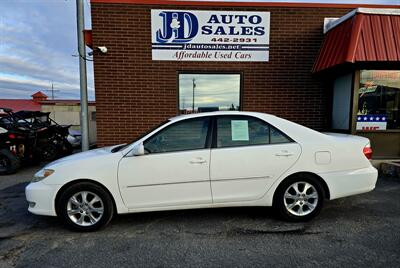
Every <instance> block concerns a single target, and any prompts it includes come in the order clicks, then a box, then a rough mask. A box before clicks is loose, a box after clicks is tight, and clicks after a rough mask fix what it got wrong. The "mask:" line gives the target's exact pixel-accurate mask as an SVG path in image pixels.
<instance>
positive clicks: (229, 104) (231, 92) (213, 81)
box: [179, 74, 241, 114]
mask: <svg viewBox="0 0 400 268" xmlns="http://www.w3.org/2000/svg"><path fill="white" fill-rule="evenodd" d="M240 80H241V75H240V74H179V112H180V113H181V114H189V113H200V112H210V111H232V110H240V85H241V81H240Z"/></svg>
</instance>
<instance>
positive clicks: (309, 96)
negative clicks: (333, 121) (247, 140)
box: [91, 3, 349, 146]
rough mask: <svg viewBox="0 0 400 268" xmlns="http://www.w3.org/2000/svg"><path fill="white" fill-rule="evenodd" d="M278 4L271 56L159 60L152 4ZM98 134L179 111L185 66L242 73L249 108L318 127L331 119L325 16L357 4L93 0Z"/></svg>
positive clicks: (114, 135) (139, 128)
mask: <svg viewBox="0 0 400 268" xmlns="http://www.w3.org/2000/svg"><path fill="white" fill-rule="evenodd" d="M151 8H157V9H162V8H165V9H200V10H211V9H215V10H238V11H246V10H248V11H256V10H258V11H270V12H271V28H270V61H269V62H263V63H254V62H250V63H237V62H236V63H235V62H231V63H226V62H225V63H222V62H220V63H219V62H174V61H152V59H151V21H150V10H151ZM91 9H92V28H93V43H94V46H106V47H107V48H108V53H107V54H106V55H95V61H94V76H95V88H96V110H97V140H98V144H99V146H104V145H110V144H116V143H121V142H126V141H129V140H131V139H133V138H134V137H137V136H138V135H140V134H141V133H142V132H143V131H146V130H147V129H149V128H150V127H152V126H154V125H156V124H158V123H160V122H161V121H164V120H165V119H167V118H168V117H171V116H174V115H176V114H177V112H178V96H177V95H178V93H177V90H178V84H177V83H178V82H177V74H178V72H179V71H193V72H201V71H203V72H204V71H207V72H212V71H215V72H221V71H228V72H232V71H234V72H241V73H242V74H243V77H242V79H243V88H242V103H241V106H242V109H243V110H245V111H260V112H267V113H272V114H275V115H277V116H281V117H284V118H287V119H289V120H293V121H295V122H298V123H300V124H304V125H306V126H308V127H311V128H315V129H324V128H325V127H326V126H327V123H328V122H327V112H328V111H327V109H326V106H327V96H328V92H327V89H326V88H327V86H326V85H325V86H324V85H323V81H319V80H318V79H317V78H316V77H313V76H312V74H311V68H312V65H313V63H314V60H315V58H316V56H317V53H318V50H319V48H320V45H321V42H322V39H323V34H322V26H323V21H324V18H325V17H340V16H342V15H344V14H346V13H347V12H348V11H349V9H335V8H283V7H282V8H280V7H258V8H254V7H253V8H252V7H248V8H247V7H246V8H226V7H217V8H216V7H181V6H179V7H174V6H161V7H160V6H149V5H147V6H144V5H132V4H100V3H92V7H91Z"/></svg>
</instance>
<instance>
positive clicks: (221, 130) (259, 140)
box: [217, 116, 270, 148]
mask: <svg viewBox="0 0 400 268" xmlns="http://www.w3.org/2000/svg"><path fill="white" fill-rule="evenodd" d="M269 143H270V140H269V125H268V124H267V123H265V122H264V121H262V120H260V119H257V118H253V117H249V116H221V117H219V118H218V119H217V147H218V148H223V147H233V146H246V145H263V144H269Z"/></svg>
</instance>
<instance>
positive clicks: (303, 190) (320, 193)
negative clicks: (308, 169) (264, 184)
mask: <svg viewBox="0 0 400 268" xmlns="http://www.w3.org/2000/svg"><path fill="white" fill-rule="evenodd" d="M323 203H324V190H323V187H322V185H321V183H320V182H319V180H318V179H316V178H314V177H312V176H307V175H303V176H301V175H299V176H294V177H290V178H288V179H286V180H285V181H283V182H282V184H281V185H280V186H279V187H278V189H277V191H276V194H275V197H274V207H275V209H276V210H277V212H278V213H279V215H280V216H281V217H282V218H283V219H285V220H289V221H308V220H310V219H312V218H314V217H315V216H317V215H318V214H319V213H320V211H321V209H322V206H323Z"/></svg>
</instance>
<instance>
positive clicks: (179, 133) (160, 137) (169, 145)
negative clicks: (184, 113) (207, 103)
mask: <svg viewBox="0 0 400 268" xmlns="http://www.w3.org/2000/svg"><path fill="white" fill-rule="evenodd" d="M209 121H210V119H209V118H208V117H202V118H195V119H189V120H184V121H180V122H177V123H175V124H172V125H170V126H168V127H166V128H165V129H163V130H160V131H159V132H158V133H156V134H154V135H153V136H151V137H150V138H149V139H147V140H146V141H145V142H144V144H143V145H144V149H145V152H146V154H151V153H166V152H176V151H186V150H196V149H203V148H205V146H206V140H207V133H208V125H209Z"/></svg>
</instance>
